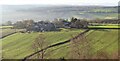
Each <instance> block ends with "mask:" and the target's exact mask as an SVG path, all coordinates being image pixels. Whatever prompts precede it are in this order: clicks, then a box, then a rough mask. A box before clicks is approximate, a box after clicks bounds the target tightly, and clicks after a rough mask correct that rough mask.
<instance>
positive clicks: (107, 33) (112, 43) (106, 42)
mask: <svg viewBox="0 0 120 61" xmlns="http://www.w3.org/2000/svg"><path fill="white" fill-rule="evenodd" d="M85 37H86V39H78V40H77V43H73V42H70V43H67V44H64V45H61V46H57V47H54V48H52V49H48V51H47V52H48V53H46V54H48V56H46V57H47V58H50V59H52V58H56V59H57V58H63V57H64V58H65V59H70V58H71V59H80V58H89V59H92V58H99V59H100V58H101V59H115V58H117V56H118V30H91V31H90V32H88V33H87V34H86V35H85ZM49 52H50V53H49ZM78 53H79V54H80V55H78Z"/></svg>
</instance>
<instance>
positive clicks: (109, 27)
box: [88, 26, 120, 28]
mask: <svg viewBox="0 0 120 61" xmlns="http://www.w3.org/2000/svg"><path fill="white" fill-rule="evenodd" d="M88 27H89V28H120V26H88Z"/></svg>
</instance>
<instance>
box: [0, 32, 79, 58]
mask: <svg viewBox="0 0 120 61" xmlns="http://www.w3.org/2000/svg"><path fill="white" fill-rule="evenodd" d="M80 32H81V31H80V30H76V31H61V32H43V33H38V32H34V33H30V34H29V33H16V34H13V35H10V36H8V37H6V38H3V39H2V46H3V58H7V59H12V58H16V59H20V58H24V57H25V56H27V55H29V54H31V53H33V52H34V51H33V48H32V43H33V42H34V40H35V38H36V37H37V36H38V34H43V35H44V37H45V40H46V42H47V43H48V45H51V44H54V43H58V42H61V41H65V40H68V39H70V38H72V37H73V36H75V35H77V34H79V33H80Z"/></svg>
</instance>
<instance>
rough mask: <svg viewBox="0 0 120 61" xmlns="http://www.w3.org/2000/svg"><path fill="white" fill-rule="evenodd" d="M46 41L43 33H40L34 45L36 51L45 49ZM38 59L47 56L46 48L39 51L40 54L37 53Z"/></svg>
mask: <svg viewBox="0 0 120 61" xmlns="http://www.w3.org/2000/svg"><path fill="white" fill-rule="evenodd" d="M46 44H47V43H46V41H45V38H44V35H43V34H39V35H38V37H37V38H36V39H35V41H34V43H33V45H32V47H33V49H34V51H35V52H36V51H39V50H40V49H43V48H44V47H45V46H46ZM36 57H37V59H44V58H45V50H43V51H42V52H39V53H38V54H36Z"/></svg>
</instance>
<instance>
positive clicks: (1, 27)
mask: <svg viewBox="0 0 120 61" xmlns="http://www.w3.org/2000/svg"><path fill="white" fill-rule="evenodd" d="M3 28H13V26H0V29H3Z"/></svg>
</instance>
